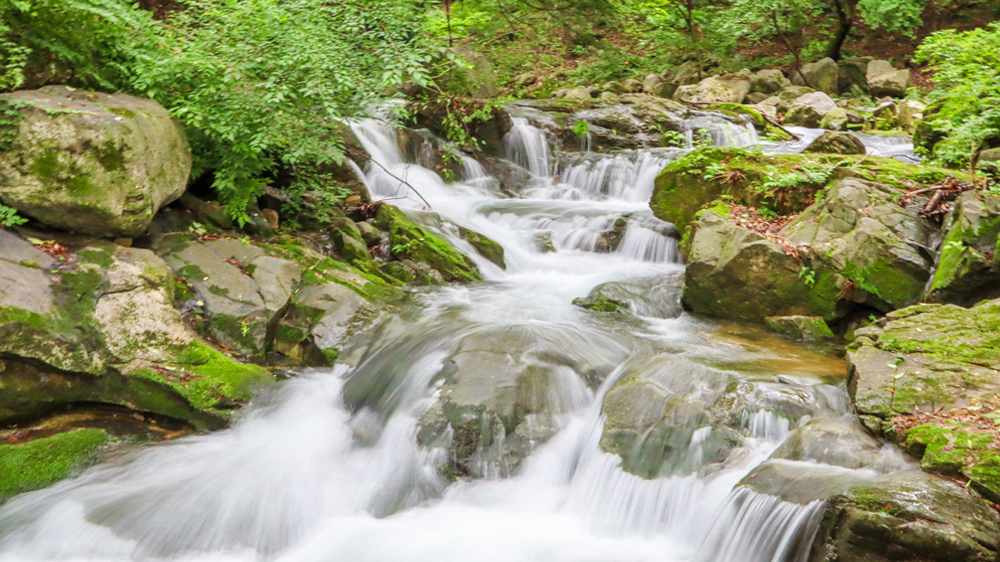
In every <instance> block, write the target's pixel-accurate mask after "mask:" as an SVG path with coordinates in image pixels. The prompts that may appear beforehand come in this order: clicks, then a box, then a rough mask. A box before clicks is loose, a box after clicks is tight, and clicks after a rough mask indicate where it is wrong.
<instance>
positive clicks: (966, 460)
mask: <svg viewBox="0 0 1000 562" xmlns="http://www.w3.org/2000/svg"><path fill="white" fill-rule="evenodd" d="M883 324H884V325H882V326H878V325H876V326H871V327H867V328H863V329H860V330H857V331H856V332H855V335H856V338H857V339H856V341H855V342H854V344H852V347H851V349H850V352H849V360H850V363H851V366H852V369H851V378H850V383H849V387H848V388H849V391H850V393H851V396H852V397H853V398H854V400H855V407H856V409H857V411H858V414H859V415H861V416H862V419H864V420H866V424H867V425H868V426H869V427H870V428H872V429H873V430H874V431H876V432H878V433H884V434H885V435H886V436H887V437H889V438H891V439H893V440H895V441H896V442H898V443H901V444H902V445H903V446H904V447H905V448H907V449H908V450H910V451H911V452H912V453H914V454H915V455H916V456H918V457H919V458H921V466H922V467H923V468H924V469H926V470H931V471H934V472H942V473H945V474H949V475H952V476H957V477H961V478H965V479H967V480H968V481H969V483H970V485H971V487H972V488H974V489H976V490H977V491H979V492H980V493H982V494H983V495H984V496H986V497H988V498H989V499H991V500H992V501H995V502H996V501H1000V443H998V442H997V441H996V438H995V428H996V423H995V421H994V420H995V419H996V418H997V416H1000V414H998V413H997V412H996V410H997V408H998V407H1000V377H998V376H997V375H998V373H1000V300H992V301H986V302H984V303H981V304H979V305H977V306H975V307H972V308H962V307H959V306H955V305H940V304H921V305H917V306H913V307H910V308H905V309H902V310H897V311H894V312H891V313H889V314H888V315H887V318H886V320H885V321H884V322H883Z"/></svg>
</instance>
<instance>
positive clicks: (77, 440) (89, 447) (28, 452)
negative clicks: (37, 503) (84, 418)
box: [0, 429, 108, 503]
mask: <svg viewBox="0 0 1000 562" xmlns="http://www.w3.org/2000/svg"><path fill="white" fill-rule="evenodd" d="M107 442H108V434H107V433H105V432H104V431H103V430H100V429H79V430H76V431H71V432H68V433H60V434H58V435H54V436H52V437H47V438H45V439H36V440H34V441H29V442H27V443H23V444H20V445H0V503H3V502H5V501H7V500H8V499H10V498H11V497H13V496H15V495H17V494H21V493H24V492H28V491H31V490H37V489H39V488H44V487H46V486H50V485H52V484H54V483H56V482H58V481H59V480H62V479H64V478H66V477H67V476H70V475H71V474H73V473H74V472H75V471H78V470H80V469H82V468H84V467H86V466H87V465H89V464H90V463H92V462H93V461H94V460H96V458H97V456H98V455H99V453H100V451H101V448H102V447H103V446H104V445H105V444H106V443H107Z"/></svg>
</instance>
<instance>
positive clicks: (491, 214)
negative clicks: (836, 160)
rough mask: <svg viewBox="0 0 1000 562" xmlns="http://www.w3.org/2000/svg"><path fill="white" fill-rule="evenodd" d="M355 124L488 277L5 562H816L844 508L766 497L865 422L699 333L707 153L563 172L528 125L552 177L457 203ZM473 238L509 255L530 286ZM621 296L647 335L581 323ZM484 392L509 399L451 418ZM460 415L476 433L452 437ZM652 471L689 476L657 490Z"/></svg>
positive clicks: (53, 522)
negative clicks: (679, 218) (793, 434)
mask: <svg viewBox="0 0 1000 562" xmlns="http://www.w3.org/2000/svg"><path fill="white" fill-rule="evenodd" d="M685 127H686V130H687V131H688V132H689V140H690V144H697V142H699V136H701V137H703V138H704V139H707V140H708V141H710V142H712V143H714V144H719V145H742V146H756V145H757V144H758V142H759V139H758V138H757V136H756V133H755V132H754V130H753V128H752V127H750V126H748V125H746V124H737V123H733V122H732V121H731V120H729V119H727V118H723V117H721V116H718V115H712V114H709V113H698V114H697V115H695V116H694V117H693V118H692V119H691V120H689V121H688V122H687V123H686V125H685ZM351 128H352V130H353V131H354V133H355V134H356V136H357V138H358V140H359V141H360V143H361V144H362V145H363V146H364V148H365V150H366V151H367V153H368V154H369V155H370V157H371V162H368V163H366V164H365V165H363V166H356V171H357V172H358V174H359V176H360V177H361V178H362V179H363V180H364V182H365V185H366V186H367V188H368V190H369V192H370V194H371V197H372V199H373V200H376V201H380V200H381V201H386V202H388V203H391V204H393V205H397V206H399V207H400V208H402V209H403V210H404V211H406V212H408V213H409V214H410V216H411V218H412V219H413V220H415V221H418V222H421V223H422V224H424V226H426V228H428V229H430V230H432V231H434V232H436V233H437V234H439V235H441V236H444V237H446V238H447V239H448V240H449V241H450V242H451V243H452V244H454V245H455V247H456V248H458V249H459V250H461V251H463V252H465V253H466V254H467V255H468V256H469V257H470V258H471V259H472V260H473V261H474V262H475V263H476V265H477V266H478V267H479V268H480V270H481V271H482V273H483V275H484V277H485V278H486V281H484V282H481V283H476V284H472V285H468V286H460V287H459V286H452V287H443V288H436V289H433V290H421V291H419V292H415V293H414V294H413V295H412V302H411V303H409V304H406V305H405V306H404V311H403V312H404V313H402V314H400V315H398V316H392V315H387V318H386V319H384V320H383V321H382V323H381V324H379V325H378V326H376V327H375V328H372V329H370V330H368V331H367V332H365V333H364V334H359V336H358V339H357V343H356V344H355V346H356V347H354V348H351V349H348V350H346V351H345V353H344V354H342V357H347V356H350V357H353V358H355V359H354V360H352V361H353V362H352V363H351V365H350V366H348V365H346V364H345V365H337V366H336V367H334V368H332V369H319V370H312V369H307V370H303V371H301V372H299V373H297V376H295V377H292V378H291V379H290V380H288V381H285V382H283V383H281V384H279V385H277V386H275V387H274V388H272V389H271V390H269V391H267V392H265V393H264V394H263V395H261V396H259V397H257V398H256V399H255V400H254V402H253V404H252V405H251V406H249V407H248V409H247V411H245V412H243V413H242V414H241V416H240V417H239V418H238V419H237V421H236V422H235V425H234V427H233V428H231V429H229V430H225V431H220V432H216V433H212V434H205V435H196V436H192V437H187V438H184V439H180V440H178V441H175V442H170V443H163V444H159V445H154V446H149V447H146V448H142V449H139V450H136V451H134V452H132V453H130V454H127V455H125V456H123V457H120V458H117V459H115V460H113V461H112V462H109V463H107V464H104V465H101V466H98V467H95V468H93V469H91V470H89V471H87V472H85V473H84V474H82V475H80V476H78V477H76V478H74V479H70V480H67V481H64V482H61V483H59V484H57V485H55V486H53V487H51V488H49V489H45V490H40V491H37V492H33V493H29V494H24V495H22V496H19V497H17V498H15V499H14V500H13V501H11V502H9V503H8V504H6V505H4V506H2V507H0V559H4V560H16V561H23V562H36V561H43V560H75V561H88V562H96V561H108V562H124V561H126V560H137V559H139V560H141V559H171V560H181V561H184V562H201V561H205V562H208V561H230V562H251V561H253V562H257V561H262V560H274V561H280V562H297V561H302V562H307V561H308V562H312V561H316V560H337V561H344V562H367V561H385V560H399V561H405V562H418V561H433V562H452V561H454V562H511V561H515V560H517V561H522V560H523V561H539V562H540V561H545V562H606V561H608V560H620V561H652V560H657V561H665V562H803V561H804V556H805V553H806V552H808V548H809V544H810V541H811V540H812V537H813V534H814V532H815V530H816V528H817V525H818V519H819V518H820V516H821V515H822V512H823V504H822V502H820V501H815V502H812V503H808V504H805V505H801V504H794V503H789V502H786V501H783V500H781V499H780V498H778V497H775V496H770V495H764V494H759V493H757V492H754V491H752V490H750V489H748V488H746V487H743V486H741V485H740V482H741V481H743V479H744V478H745V477H746V476H747V475H748V474H750V473H751V471H753V470H754V469H755V468H756V467H758V466H759V465H761V463H763V462H764V461H767V460H768V458H769V456H770V455H772V453H774V452H775V450H776V449H778V447H779V445H780V444H781V443H782V441H784V440H785V439H786V437H788V435H789V433H790V431H792V430H793V429H794V428H795V427H797V426H798V425H799V424H800V423H803V422H804V421H806V420H808V419H809V418H810V417H818V416H824V415H836V416H840V415H844V414H849V412H850V401H849V399H848V398H847V395H846V392H845V391H844V389H843V387H842V386H836V385H830V384H828V379H823V378H821V377H820V376H818V375H816V369H817V367H816V365H817V362H819V361H837V360H836V359H830V358H826V356H820V355H818V354H816V353H814V352H811V351H800V352H799V353H800V355H802V356H803V357H805V356H806V355H808V354H809V353H812V355H809V356H808V357H809V359H808V360H807V359H801V361H802V362H803V364H802V366H801V367H799V368H796V367H795V365H796V364H797V363H796V361H798V360H799V358H798V356H793V357H789V358H787V360H785V361H784V362H782V363H781V364H780V365H777V366H776V362H775V356H774V352H773V351H771V350H769V349H768V348H767V347H768V346H767V345H760V344H759V341H757V340H755V339H754V338H753V337H743V336H741V335H740V332H739V330H734V329H733V328H732V327H727V326H723V325H719V324H716V323H710V322H704V321H701V320H698V319H694V318H691V317H688V316H686V315H683V314H682V312H681V309H680V304H679V303H680V293H679V291H680V279H682V278H683V266H682V265H681V264H680V262H679V258H678V256H677V242H676V237H677V233H676V232H675V231H674V230H673V227H672V226H671V225H669V224H666V223H663V222H662V221H659V220H658V219H656V218H655V217H653V216H652V214H651V212H650V210H649V207H648V201H649V197H650V195H651V193H652V191H653V183H654V180H655V178H656V176H657V174H659V172H660V171H661V170H662V169H663V168H664V167H665V166H667V165H668V164H669V162H670V161H671V159H673V158H676V157H677V155H678V154H680V153H683V151H678V150H664V149H653V150H638V151H621V152H617V153H613V154H598V153H590V152H583V153H559V152H558V151H557V150H556V148H555V147H554V146H551V145H550V143H549V140H548V139H547V138H546V135H545V133H543V131H541V130H540V129H539V128H536V127H535V126H534V125H533V124H532V123H531V122H530V121H529V119H528V118H526V117H524V116H519V115H514V116H512V129H511V131H510V133H509V134H508V135H507V137H506V139H505V140H504V147H505V148H504V149H505V151H506V155H507V159H508V160H509V164H510V165H511V166H512V167H516V166H519V167H521V168H523V169H524V170H526V171H527V172H528V173H530V176H531V178H530V179H528V180H526V181H524V182H522V185H517V186H511V187H508V188H505V190H504V192H501V191H500V190H499V189H498V188H497V182H496V180H495V179H494V178H491V177H490V176H489V175H488V174H487V173H486V171H485V170H484V168H483V166H482V165H481V164H480V163H479V162H477V161H476V160H475V159H473V158H472V157H470V156H468V155H459V158H460V161H461V173H460V177H459V178H457V181H445V179H443V178H441V177H440V176H438V175H437V174H436V173H434V172H433V171H432V170H431V169H428V166H427V165H428V164H429V162H430V161H431V160H432V159H433V157H434V154H433V153H432V152H430V150H431V149H433V148H434V147H435V146H440V145H432V144H431V143H428V144H427V145H421V146H420V147H416V146H413V147H403V146H401V140H400V139H401V137H400V136H399V135H398V134H397V130H396V129H395V128H394V127H393V126H391V125H390V124H388V123H386V122H384V121H378V120H359V121H356V122H353V123H351ZM697 131H704V132H703V133H698V132H697ZM415 142H420V143H424V142H425V139H423V138H420V139H419V140H417V141H415ZM417 148H419V149H420V150H416V149H417ZM410 149H413V150H410ZM422 150H423V151H425V152H421V151H422ZM406 154H413V155H415V157H414V158H413V160H416V161H408V160H407V157H406V156H405V155H406ZM421 163H423V164H425V165H421ZM459 227H461V228H465V229H469V230H472V231H475V232H479V233H481V234H483V235H485V236H488V237H490V238H491V239H493V240H495V241H496V242H497V243H498V244H500V245H501V246H502V247H503V249H504V256H505V257H504V259H505V263H506V269H505V270H504V269H500V268H499V267H497V266H496V265H494V264H493V263H491V262H489V261H488V260H486V259H484V258H483V257H482V256H480V255H479V254H478V253H477V252H476V251H475V249H474V248H473V247H472V246H471V245H469V244H468V243H467V242H465V241H464V240H463V239H462V238H461V237H460V236H459ZM607 285H613V286H615V287H618V289H619V290H621V291H624V292H627V291H628V290H635V291H640V292H642V295H644V296H646V297H648V299H647V300H648V301H649V302H646V303H643V302H641V299H635V305H634V306H632V307H631V309H632V315H631V316H630V315H628V314H625V313H616V314H611V313H603V312H591V311H588V310H584V309H583V308H580V307H579V306H576V305H574V304H573V303H574V300H576V299H579V298H581V297H585V296H587V295H588V294H589V293H590V292H591V291H592V290H595V288H597V287H599V286H607ZM630 288H631V289H630ZM649 288H653V289H649ZM647 289H648V290H647ZM654 289H655V294H653V292H652V291H653V290H654ZM643 291H645V292H643ZM654 301H655V302H654ZM787 345H789V346H791V344H787ZM837 365H838V366H839V367H842V364H840V363H837ZM477 369H478V371H477ZM511 373H513V374H511ZM473 375H475V376H479V377H482V378H481V379H473V380H482V381H486V382H483V383H482V384H481V385H480V386H475V385H473V386H470V387H462V388H460V389H459V390H454V392H453V394H448V395H447V396H446V393H447V392H452V391H451V390H446V385H448V384H458V383H456V381H459V380H464V379H462V378H461V377H463V376H468V377H472V376H473ZM528 375H532V376H534V377H535V378H533V379H530V380H532V381H534V382H533V383H532V384H533V385H535V386H530V385H526V384H527V383H524V381H525V380H527V379H526V378H525V377H527V376H528ZM508 376H509V380H510V381H513V382H505V383H503V385H500V383H497V382H490V381H499V380H500V379H501V378H503V377H508ZM640 377H646V378H645V379H644V380H646V381H647V382H646V384H647V386H646V387H644V388H645V389H646V390H643V391H641V392H636V394H635V396H634V397H633V400H634V401H635V404H634V405H635V407H636V408H639V407H641V406H642V402H643V400H649V401H651V402H650V403H652V404H654V406H656V408H653V410H652V411H654V412H655V413H656V415H657V416H661V417H662V418H663V419H659V418H657V419H655V420H654V421H656V423H655V424H653V423H651V424H649V426H648V427H643V428H641V431H639V430H638V429H637V430H636V431H637V433H638V434H639V437H638V438H637V439H636V440H635V443H636V444H635V445H631V446H629V448H627V450H626V451H625V452H623V453H622V456H619V455H618V454H612V453H610V452H608V451H609V450H612V449H611V447H612V446H614V445H615V440H616V439H619V438H623V437H622V435H627V434H628V432H627V427H626V428H625V429H623V427H624V426H623V425H622V422H621V420H620V419H618V418H615V417H614V416H612V415H609V412H608V411H606V408H608V407H610V406H608V402H607V401H606V400H605V398H606V397H609V396H611V393H612V392H613V391H614V389H617V388H626V389H627V388H628V387H627V386H619V385H626V384H631V381H634V380H638V378H640ZM504 380H507V379H504ZM491 385H498V386H497V387H496V388H493V387H492V386H491ZM456 388H457V387H456ZM526 388H527V389H529V390H530V389H532V388H536V389H541V390H538V392H537V393H536V394H533V395H532V396H533V398H532V399H533V400H541V401H543V402H544V405H545V406H544V408H542V407H539V408H537V409H535V410H532V411H531V413H530V414H525V415H523V416H522V414H521V413H520V410H518V408H521V407H522V406H520V405H519V406H517V407H512V408H510V410H509V411H508V410H505V411H504V412H503V414H504V415H503V416H500V415H499V414H498V415H492V414H490V413H489V411H488V408H487V407H486V406H483V407H480V406H479V405H480V404H481V403H482V404H487V406H488V407H494V406H495V405H496V404H501V405H502V404H506V403H507V402H505V401H509V400H515V399H516V400H521V399H522V398H520V396H521V395H523V394H525V393H526V392H528V391H527V390H525V389H526ZM744 388H746V389H750V390H740V389H744ZM734 389H735V390H734ZM491 393H492V394H491ZM484 395H488V399H483V396H484ZM445 399H448V400H452V402H447V404H450V405H449V406H447V407H448V408H452V407H454V408H459V409H460V408H466V410H462V411H463V412H465V411H467V412H468V415H467V417H466V418H464V419H466V420H467V422H468V423H467V424H466V425H465V426H457V427H456V426H453V425H452V424H451V423H445V424H444V427H443V429H442V430H441V431H440V432H438V433H436V434H433V435H431V432H430V431H429V430H428V429H427V428H428V427H433V423H435V422H434V420H436V419H438V418H435V416H443V415H445V413H446V412H445V410H444V408H445V406H441V404H444V403H445V402H442V401H443V400H445ZM656 400H662V403H658V402H655V401H656ZM463 401H464V402H463ZM456 404H457V406H456ZM519 404H520V403H519ZM657 404H659V405H657ZM495 407H497V408H500V406H495ZM713 408H714V409H713ZM664 412H668V413H667V414H665V413H664ZM708 412H713V413H712V414H711V415H709V414H708ZM514 418H516V419H514ZM512 419H514V421H511V420H512ZM790 420H797V421H790ZM612 423H617V424H618V425H616V426H614V427H615V428H617V429H615V431H619V432H620V433H619V434H611V433H609V431H611V430H610V429H608V428H610V427H611V425H610V424H612ZM515 424H516V425H515ZM606 426H607V427H606ZM470 427H472V428H475V429H476V431H479V432H480V437H479V441H469V442H468V443H467V444H465V445H463V446H465V447H467V449H468V450H467V451H466V452H468V453H469V454H468V463H467V470H468V474H467V475H465V476H463V477H462V478H460V479H459V480H458V481H455V475H454V474H453V473H451V472H449V470H450V469H447V467H448V466H450V465H449V463H450V462H452V461H453V457H454V455H457V454H458V453H456V452H455V451H454V450H452V449H450V448H449V447H450V446H451V445H452V444H454V443H456V442H457V441H456V440H458V439H462V438H463V433H462V432H466V433H467V432H468V431H469V428H470ZM429 435H430V436H429ZM483 435H487V436H488V437H489V438H488V439H487V438H485V437H482V436H483ZM462 443H466V442H464V441H463V442H462ZM643 447H649V449H648V450H647V449H643ZM633 453H635V454H637V455H638V454H641V455H652V456H651V457H644V458H646V459H648V458H653V459H657V458H659V457H657V456H656V455H660V456H662V460H661V461H650V462H662V466H664V467H678V469H677V470H662V471H659V472H657V471H656V470H654V471H653V472H654V476H653V477H650V478H644V477H641V476H639V475H637V473H636V472H635V471H632V470H631V469H630V468H629V465H628V462H630V461H629V459H628V458H626V457H627V455H629V454H633ZM654 468H655V467H654ZM846 470H847V469H843V470H842V472H843V471H846Z"/></svg>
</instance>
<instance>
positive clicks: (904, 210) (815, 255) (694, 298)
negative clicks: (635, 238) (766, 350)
mask: <svg viewBox="0 0 1000 562" xmlns="http://www.w3.org/2000/svg"><path fill="white" fill-rule="evenodd" d="M896 198H898V195H896V192H895V191H894V190H893V189H891V188H888V187H886V186H881V185H879V184H874V183H870V182H866V181H862V180H857V179H853V178H847V179H843V180H840V181H839V182H837V183H835V184H834V185H832V186H830V187H828V188H827V189H826V190H825V192H824V193H823V195H822V197H821V198H820V199H819V200H818V201H817V202H816V203H815V204H813V205H812V206H810V207H809V208H808V209H806V210H805V211H804V212H803V213H802V214H801V215H800V216H799V217H798V218H796V219H795V220H794V221H792V222H791V223H789V224H788V225H787V226H785V227H784V228H782V229H781V230H779V231H777V232H764V233H761V232H756V231H753V230H750V229H747V228H744V227H743V226H741V225H740V224H739V221H740V220H741V219H740V217H732V216H731V215H730V214H729V212H728V210H727V208H726V207H725V206H724V205H719V204H717V205H716V206H715V207H713V208H711V209H709V210H704V211H702V212H701V213H700V216H699V217H698V218H697V221H696V222H695V223H694V224H693V225H692V227H691V231H690V233H688V235H687V238H688V239H689V242H688V244H689V248H690V249H689V252H688V256H687V258H688V266H687V270H686V273H685V279H686V283H685V288H684V294H683V302H684V304H685V305H686V306H687V307H689V308H690V309H691V310H693V311H695V312H700V313H704V314H709V315H712V316H718V317H723V318H742V319H745V320H753V321H758V322H762V321H764V320H765V318H767V317H770V316H819V317H822V318H823V319H824V320H826V321H831V320H836V319H838V318H841V317H843V316H844V315H846V314H847V313H848V312H849V311H850V310H851V309H853V308H856V307H857V306H856V305H863V306H867V307H872V308H877V309H880V310H883V311H889V310H893V309H895V308H901V307H904V306H908V305H910V304H913V303H914V302H917V300H918V299H919V298H920V296H921V294H922V293H923V288H924V285H925V284H926V283H927V280H928V279H929V277H930V271H931V263H932V262H931V259H930V252H929V251H928V250H927V248H928V247H929V245H930V244H931V237H932V235H933V233H934V231H935V228H936V227H935V225H933V224H932V223H930V222H929V221H926V220H924V219H922V218H920V217H919V211H920V208H921V207H922V202H916V203H914V204H911V205H910V206H908V207H900V206H899V204H897V203H896V201H895V199H896Z"/></svg>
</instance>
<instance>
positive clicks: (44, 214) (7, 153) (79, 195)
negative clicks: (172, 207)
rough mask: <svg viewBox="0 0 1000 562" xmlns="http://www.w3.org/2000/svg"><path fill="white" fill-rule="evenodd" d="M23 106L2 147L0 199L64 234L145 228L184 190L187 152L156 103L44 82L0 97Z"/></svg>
mask: <svg viewBox="0 0 1000 562" xmlns="http://www.w3.org/2000/svg"><path fill="white" fill-rule="evenodd" d="M2 97H3V98H5V99H8V100H12V101H16V102H19V103H21V104H22V106H21V109H20V110H19V116H18V117H17V120H18V124H17V135H16V137H15V138H13V139H12V141H11V143H10V146H9V147H8V148H7V149H6V150H3V151H0V175H2V176H4V178H5V180H4V182H3V184H2V185H0V201H3V203H4V204H5V205H7V206H10V207H13V208H15V209H17V210H18V211H19V212H20V213H22V214H23V215H26V216H29V217H32V218H34V219H37V220H38V221H40V222H43V223H45V224H47V225H50V226H53V227H55V228H59V229H63V230H71V231H75V232H80V233H86V234H92V235H97V236H104V237H115V236H135V235H138V234H141V233H142V232H143V231H144V230H145V229H146V227H147V226H149V223H150V221H152V219H153V215H155V214H156V211H157V210H158V209H159V208H160V207H161V206H163V205H165V204H167V203H169V202H171V201H173V200H175V199H177V198H178V197H180V195H181V194H182V193H184V189H185V186H186V185H187V180H188V174H189V172H190V170H191V151H190V149H189V148H188V144H187V137H186V136H185V135H184V132H183V130H182V129H181V127H180V125H179V124H177V123H176V122H175V121H174V120H173V119H172V118H171V117H170V114H169V113H168V112H167V110H166V109H164V108H163V107H161V106H160V105H159V104H157V103H156V102H154V101H151V100H148V99H142V98H137V97H133V96H129V95H125V94H114V95H108V94H101V93H96V92H85V91H82V90H71V89H69V88H66V87H63V86H46V87H44V88H42V89H40V90H21V91H18V92H14V93H10V94H3V96H2Z"/></svg>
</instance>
